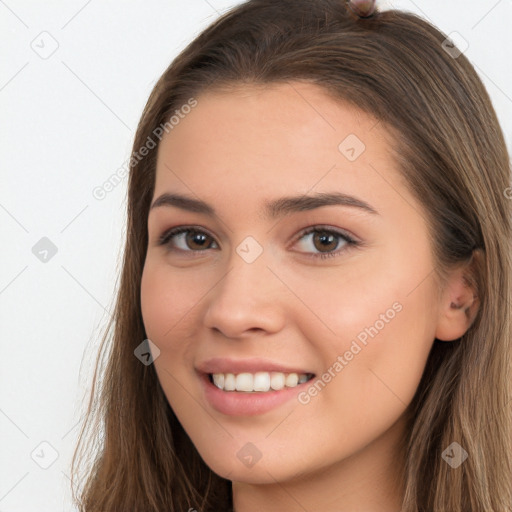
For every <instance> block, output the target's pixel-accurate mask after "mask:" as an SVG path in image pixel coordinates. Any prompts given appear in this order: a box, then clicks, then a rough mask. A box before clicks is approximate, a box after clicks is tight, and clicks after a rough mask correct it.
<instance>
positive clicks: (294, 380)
mask: <svg viewBox="0 0 512 512" xmlns="http://www.w3.org/2000/svg"><path fill="white" fill-rule="evenodd" d="M312 377H313V374H311V373H302V374H300V375H299V374H297V373H282V372H256V373H239V374H237V375H235V374H234V373H214V374H213V375H212V378H213V383H214V384H215V386H217V387H218V388H219V389H222V390H223V391H243V392H246V393H247V392H252V391H259V392H266V391H280V390H281V389H284V388H285V387H287V388H294V387H295V386H298V385H299V384H302V383H304V382H307V381H308V380H310V379H311V378H312Z"/></svg>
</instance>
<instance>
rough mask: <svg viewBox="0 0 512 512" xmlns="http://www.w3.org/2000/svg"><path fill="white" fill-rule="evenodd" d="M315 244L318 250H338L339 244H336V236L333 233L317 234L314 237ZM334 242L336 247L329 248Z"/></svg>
mask: <svg viewBox="0 0 512 512" xmlns="http://www.w3.org/2000/svg"><path fill="white" fill-rule="evenodd" d="M317 241H320V247H317V246H316V242H317ZM314 242H315V247H316V249H318V250H320V251H321V250H333V249H335V248H336V245H337V242H336V236H335V235H333V234H332V233H325V232H324V233H316V234H315V236H314ZM333 242H334V245H333V246H332V247H329V245H332V244H333Z"/></svg>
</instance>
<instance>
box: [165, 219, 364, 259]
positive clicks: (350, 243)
mask: <svg viewBox="0 0 512 512" xmlns="http://www.w3.org/2000/svg"><path fill="white" fill-rule="evenodd" d="M189 232H190V233H199V234H203V235H206V236H208V237H210V238H211V239H213V240H214V241H215V239H214V238H213V237H212V236H211V235H210V234H209V233H208V232H206V231H204V230H201V229H197V228H193V227H191V226H190V227H187V226H179V227H176V228H171V229H169V230H167V231H165V232H164V233H163V234H162V235H161V236H160V237H159V239H158V242H157V243H158V245H159V246H164V245H169V250H176V251H182V252H190V253H201V252H205V251H204V250H198V249H190V250H188V251H183V249H175V248H172V247H170V241H171V240H172V239H173V237H175V236H177V235H179V234H181V233H189ZM311 233H327V234H332V235H335V236H337V237H339V238H341V239H343V240H344V241H345V242H346V246H344V247H343V248H342V249H338V250H336V251H333V252H325V253H322V252H319V253H310V254H308V257H311V258H314V259H316V258H321V259H325V258H330V257H333V256H339V255H340V254H341V253H343V252H345V251H347V250H349V249H351V248H354V247H357V246H360V245H361V242H358V241H357V240H354V239H353V238H352V237H350V236H349V235H348V234H346V233H344V232H342V231H338V230H336V229H333V228H328V227H323V226H321V225H318V226H313V227H311V228H306V229H305V230H303V231H301V233H300V235H299V236H298V237H297V239H296V240H295V242H298V241H299V240H301V239H302V238H304V237H305V236H306V235H309V234H311ZM215 243H217V242H215ZM301 254H307V253H301Z"/></svg>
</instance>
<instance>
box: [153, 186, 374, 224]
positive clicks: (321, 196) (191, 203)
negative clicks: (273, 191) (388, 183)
mask: <svg viewBox="0 0 512 512" xmlns="http://www.w3.org/2000/svg"><path fill="white" fill-rule="evenodd" d="M162 206H174V207H176V208H180V209H182V210H187V211H189V212H195V213H202V214H205V215H210V216H215V215H216V212H215V209H214V208H213V207H212V206H211V205H209V204H208V203H205V202H204V201H201V200H199V199H194V198H193V197H190V196H185V195H181V194H169V193H164V194H162V195H160V196H159V197H158V198H157V199H155V201H154V202H153V204H152V205H151V208H150V210H152V209H154V208H159V207H162ZM322 206H350V207H354V208H359V209H360V210H363V211H365V212H367V213H371V214H373V215H379V212H378V211H377V210H376V209H375V208H373V206H371V205H369V204H368V203H366V202H365V201H363V200H361V199H358V198H357V197H354V196H350V195H347V194H343V193H340V192H330V193H326V192H319V193H316V194H313V195H300V196H287V197H281V198H279V199H274V200H272V201H268V202H266V203H265V204H264V215H265V216H266V217H269V218H271V219H275V218H277V217H281V216H284V215H286V214H288V213H293V212H303V211H308V210H314V209H315V208H321V207H322Z"/></svg>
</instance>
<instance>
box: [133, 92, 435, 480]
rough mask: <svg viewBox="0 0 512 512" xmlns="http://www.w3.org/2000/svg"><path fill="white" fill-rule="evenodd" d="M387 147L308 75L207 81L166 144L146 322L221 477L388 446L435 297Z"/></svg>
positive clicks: (424, 241) (424, 251) (427, 253)
mask: <svg viewBox="0 0 512 512" xmlns="http://www.w3.org/2000/svg"><path fill="white" fill-rule="evenodd" d="M391 144H392V140H391V137H390V134H389V133H388V132H387V131H386V129H385V127H384V126H383V125H382V124H381V123H377V122H376V120H375V119H373V118H372V117H370V116H368V115H367V114H365V113H363V112H362V111H359V110H357V109H355V108H354V107H350V106H348V105H347V104H344V103H341V102H339V101H335V100H333V99H332V98H330V97H329V96H327V95H326V94H325V93H324V92H323V91H322V90H321V89H319V88H317V86H314V85H310V84H304V83H302V84H301V83H297V84H294V85H293V87H292V86H291V85H289V84H286V85H284V84H283V85H281V84H280V85H273V86H270V87H269V86H266V87H265V88H261V87H260V88H256V87H248V86H244V87H242V86H241V87H240V88H237V89H235V90H233V91H231V92H229V93H221V92H209V93H205V94H203V95H201V96H199V97H198V98H197V106H195V107H194V108H193V109H191V111H190V112H189V113H188V114H187V115H186V116H183V118H182V119H180V121H179V123H178V124H176V125H175V126H174V127H173V129H172V130H170V131H169V133H168V134H166V135H165V137H164V138H163V139H162V142H161V144H160V147H159V149H158V159H157V160H158V161H157V169H156V185H155V192H154V196H153V202H154V203H155V204H154V206H153V207H152V208H151V210H150V213H149V216H148V230H149V243H148V250H147V257H146V261H145V266H144V272H143V276H142V290H141V305H142V314H143V320H144V325H145V328H146V334H147V336H148V338H149V339H150V340H151V341H152V342H153V343H154V344H155V345H156V346H157V347H158V349H159V351H160V353H159V355H158V357H157V358H156V359H155V362H154V364H155V369H156V372H157V374H158V378H159V380H160V383H161V385H162V388H163V390H164V392H165V394H166V397H167V399H168V401H169V403H170V405H171V407H172V408H173V410H174V412H175V414H176V415H177V417H178V419H179V421H180V422H181V424H182V425H183V427H184V429H185V430H186V432H187V433H188V435H189V437H190V438H191V440H192V442H193V443H194V444H195V446H196V447H197V449H198V451H199V453H200V454H201V456H202V457H203V459H204V460H205V462H206V463H207V464H208V465H209V466H210V467H211V468H212V469H213V471H215V472H216V473H218V474H219V475H221V476H223V477H225V478H229V479H231V480H234V481H241V482H252V483H266V482H275V481H285V480H287V479H291V478H293V477H294V476H295V475H298V474H302V475H304V474H313V473H315V472H320V471H324V470H325V469H326V468H334V467H339V468H341V467H343V466H344V465H345V466H347V465H348V464H353V463H354V461H355V460H357V458H358V457H362V456H363V454H365V453H366V454H367V455H368V454H369V453H371V451H372V450H373V451H374V452H376V450H380V453H388V454H390V457H391V456H392V448H393V446H394V443H396V441H397V439H398V438H399V437H400V436H401V435H402V434H403V424H402V419H403V413H404V411H405V409H406V407H407V405H408V404H409V403H410V402H411V400H412V398H413V396H414V393H415V391H416V389H417V386H418V384H419V381H420V378H421V375H422V371H423V369H424V366H425V363H426V359H427V356H428V353H429V350H430V348H431V346H432V343H433V340H434V338H435V333H436V321H437V317H438V313H439V309H438V303H437V301H438V300H439V299H438V297H439V295H438V288H437V287H436V284H435V282H434V278H433V273H432V269H433V268H434V263H433V260H432V255H431V246H430V243H429V237H428V233H427V226H426V223H425V217H424V215H423V214H422V213H421V212H422V209H421V206H420V205H419V203H418V202H417V201H416V200H415V199H414V198H413V197H412V195H411V194H410V193H409V192H408V191H407V189H406V187H405V185H404V184H403V182H402V181H401V180H400V175H399V173H398V169H397V167H396V164H395V163H394V161H393V158H392V156H391ZM165 194H168V195H167V196H166V195H165ZM171 194H172V195H173V197H171ZM178 196H180V197H178ZM176 230H177V231H176ZM212 374H215V377H213V376H212ZM213 378H215V382H216V384H214V383H213V382H212V380H213ZM306 379H307V380H306ZM250 390H252V391H250Z"/></svg>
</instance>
